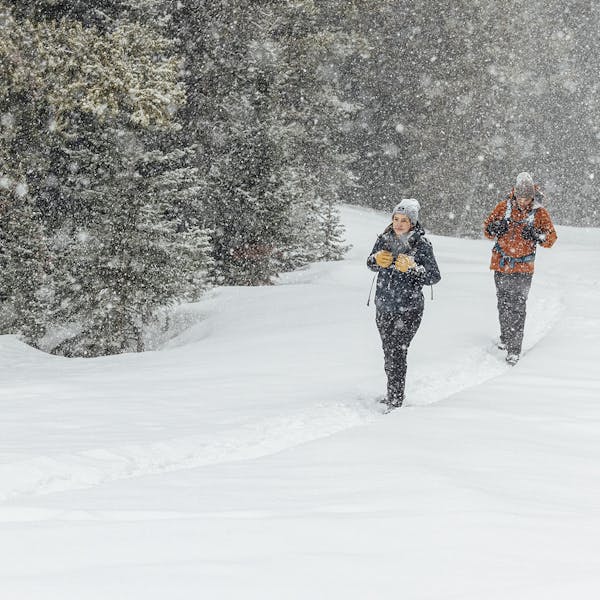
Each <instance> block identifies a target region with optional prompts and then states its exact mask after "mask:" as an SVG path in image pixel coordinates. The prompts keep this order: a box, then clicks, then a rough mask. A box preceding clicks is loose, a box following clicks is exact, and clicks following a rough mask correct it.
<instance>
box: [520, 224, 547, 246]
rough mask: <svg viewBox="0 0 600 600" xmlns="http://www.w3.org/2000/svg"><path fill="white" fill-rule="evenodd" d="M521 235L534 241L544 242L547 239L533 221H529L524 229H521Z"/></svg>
mask: <svg viewBox="0 0 600 600" xmlns="http://www.w3.org/2000/svg"><path fill="white" fill-rule="evenodd" d="M521 236H522V237H523V239H524V240H530V241H532V242H536V243H539V242H543V241H544V240H545V239H546V236H545V235H544V234H543V233H542V232H541V231H540V230H539V229H537V228H536V227H534V226H533V225H532V224H531V223H527V225H525V227H523V231H521Z"/></svg>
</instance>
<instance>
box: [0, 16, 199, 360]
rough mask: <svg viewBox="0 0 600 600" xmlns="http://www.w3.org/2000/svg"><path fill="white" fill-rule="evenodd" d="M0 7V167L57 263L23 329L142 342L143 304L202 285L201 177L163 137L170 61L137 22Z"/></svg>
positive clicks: (117, 345)
mask: <svg viewBox="0 0 600 600" xmlns="http://www.w3.org/2000/svg"><path fill="white" fill-rule="evenodd" d="M55 8H56V9H57V10H58V8H60V7H58V6H57V7H55ZM46 16H47V15H46ZM0 17H1V19H2V24H3V26H4V27H5V29H6V33H7V35H6V36H3V38H2V41H0V59H2V60H0V62H1V63H2V66H3V70H2V72H1V76H2V83H4V84H5V85H4V86H3V89H4V90H5V91H4V95H3V97H2V98H1V105H0V113H1V114H3V115H4V117H3V125H4V129H3V135H2V138H1V142H2V146H1V147H0V152H1V155H2V156H3V157H6V160H5V161H4V163H3V167H4V170H5V172H4V173H2V174H0V175H1V176H2V177H4V178H6V179H7V180H18V178H19V177H21V178H22V179H23V183H24V185H26V186H27V189H28V190H29V194H30V196H31V201H32V202H33V203H34V205H35V206H36V207H37V210H38V212H39V214H40V218H41V223H42V225H43V227H44V228H45V232H46V235H47V236H48V237H47V244H48V247H49V250H50V253H51V256H52V259H53V261H52V262H53V264H54V265H55V269H54V271H53V281H52V286H53V291H54V293H53V295H52V296H51V298H52V299H53V300H52V301H51V302H49V305H50V306H49V308H50V313H49V320H48V322H49V323H50V322H51V325H49V326H48V331H47V333H46V336H45V337H44V338H43V339H37V340H34V341H35V342H36V343H37V344H38V345H41V346H43V347H45V348H47V349H49V350H53V351H58V352H63V353H67V354H84V355H97V354H105V353H109V352H123V351H127V350H139V349H141V340H142V333H143V332H142V329H143V327H144V325H145V324H147V323H148V321H149V320H150V319H151V318H152V314H153V311H155V310H158V309H160V308H162V307H164V306H166V305H169V304H171V303H173V302H175V301H177V300H182V299H188V300H189V299H192V298H194V299H195V298H197V296H198V294H199V293H200V291H201V290H202V288H203V286H204V284H205V283H204V282H205V271H206V268H207V251H208V248H207V238H206V235H205V233H204V232H203V231H202V230H201V228H200V226H199V221H200V219H199V216H198V215H197V213H198V201H197V199H196V198H193V197H194V196H195V194H196V193H197V191H198V190H199V187H200V186H199V184H198V179H197V176H196V171H194V169H193V168H192V167H190V166H189V164H185V159H184V157H185V155H186V152H185V151H178V150H177V149H176V148H174V147H173V145H174V143H175V141H176V138H175V134H176V130H177V128H178V125H177V122H176V120H175V114H176V111H177V109H178V108H179V107H180V106H181V105H182V104H183V102H184V93H183V87H182V85H181V82H180V81H179V77H180V64H179V60H178V59H177V57H176V56H174V55H173V52H172V48H171V46H170V44H169V42H168V41H167V40H166V39H165V38H163V37H161V36H160V35H159V34H158V33H157V32H156V31H155V29H153V28H150V27H144V25H142V24H137V23H132V22H127V21H122V22H115V23H113V24H112V26H111V27H107V28H105V29H104V30H103V31H100V30H98V29H96V28H94V27H86V26H84V25H83V24H82V22H80V21H74V20H64V19H63V20H61V21H58V22H57V21H51V20H40V21H37V22H36V21H32V20H28V19H26V18H20V19H16V18H15V17H14V16H13V15H12V14H11V12H10V10H9V9H8V7H7V6H6V5H4V4H2V5H0ZM157 140H159V141H157ZM167 141H168V142H170V144H171V149H169V148H168V146H169V143H167ZM192 198H193V199H192ZM174 207H175V208H177V210H175V209H174ZM182 207H183V209H185V212H186V214H187V217H186V218H187V221H186V223H185V224H184V223H183V222H182V221H181V219H178V214H179V213H178V210H179V212H181V210H180V209H181V208H182ZM192 221H193V222H192ZM3 250H4V253H5V255H9V254H10V253H11V252H12V250H11V248H10V247H9V246H5V247H4V248H3ZM21 268H22V269H23V273H22V275H23V276H24V277H25V278H26V277H27V275H28V273H29V275H31V276H33V273H30V272H29V271H30V270H31V269H29V267H28V265H27V264H26V263H22V265H21Z"/></svg>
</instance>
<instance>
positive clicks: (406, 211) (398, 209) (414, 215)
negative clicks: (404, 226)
mask: <svg viewBox="0 0 600 600" xmlns="http://www.w3.org/2000/svg"><path fill="white" fill-rule="evenodd" d="M420 209H421V205H420V204H419V201H418V200H415V199H414V198H404V200H402V202H400V203H399V204H397V205H396V206H395V208H394V210H393V211H392V219H393V218H394V215H395V214H397V213H400V214H403V215H406V216H407V217H408V218H409V219H410V222H411V223H412V224H413V225H416V224H417V221H418V220H419V210H420Z"/></svg>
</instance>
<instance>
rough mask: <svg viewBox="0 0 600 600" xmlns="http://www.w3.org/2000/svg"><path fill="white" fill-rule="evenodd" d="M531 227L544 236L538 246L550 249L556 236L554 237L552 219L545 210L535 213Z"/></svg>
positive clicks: (554, 230) (554, 231)
mask: <svg viewBox="0 0 600 600" xmlns="http://www.w3.org/2000/svg"><path fill="white" fill-rule="evenodd" d="M533 225H534V227H535V228H536V229H538V230H539V232H540V233H542V234H543V235H544V239H543V241H541V242H540V246H543V247H544V248H551V247H552V246H553V245H554V242H556V240H557V238H558V236H557V235H556V229H554V225H553V224H552V219H551V218H550V215H549V214H548V211H547V210H546V209H545V208H540V209H539V210H538V211H537V213H536V215H535V221H534V224H533Z"/></svg>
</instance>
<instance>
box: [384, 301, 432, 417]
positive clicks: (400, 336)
mask: <svg viewBox="0 0 600 600" xmlns="http://www.w3.org/2000/svg"><path fill="white" fill-rule="evenodd" d="M422 318H423V306H420V307H419V308H414V309H410V310H406V311H403V312H400V313H387V312H381V311H377V313H376V316H375V320H376V322H377V329H379V335H380V336H381V345H382V346H383V356H384V359H385V373H386V375H387V401H388V404H392V405H394V406H401V405H402V402H404V386H405V383H406V354H407V352H408V347H409V346H410V343H411V341H412V339H413V337H415V333H417V329H419V325H420V324H421V319H422Z"/></svg>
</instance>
